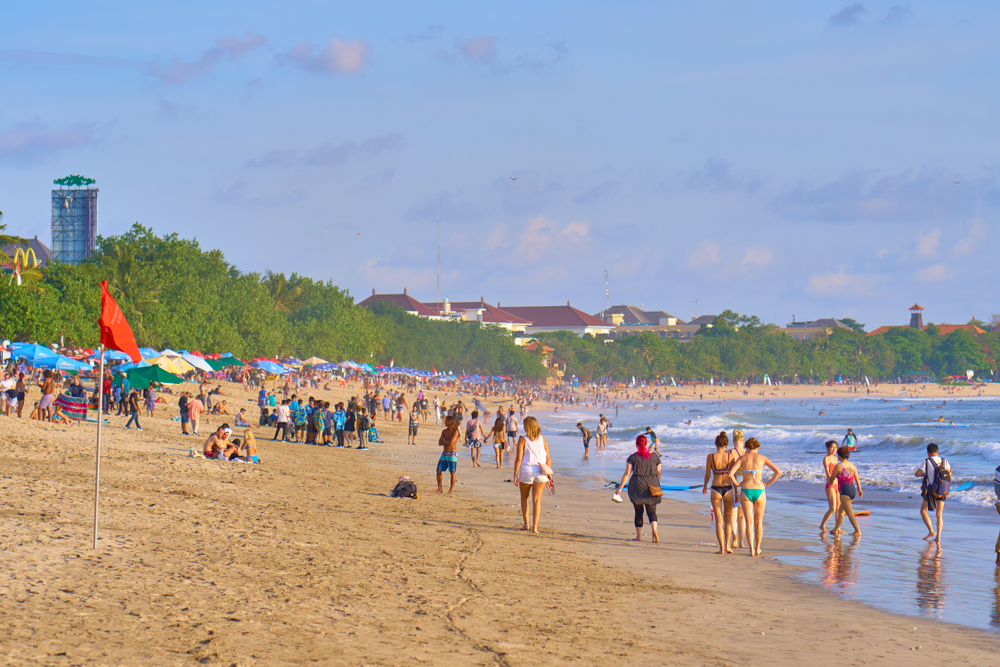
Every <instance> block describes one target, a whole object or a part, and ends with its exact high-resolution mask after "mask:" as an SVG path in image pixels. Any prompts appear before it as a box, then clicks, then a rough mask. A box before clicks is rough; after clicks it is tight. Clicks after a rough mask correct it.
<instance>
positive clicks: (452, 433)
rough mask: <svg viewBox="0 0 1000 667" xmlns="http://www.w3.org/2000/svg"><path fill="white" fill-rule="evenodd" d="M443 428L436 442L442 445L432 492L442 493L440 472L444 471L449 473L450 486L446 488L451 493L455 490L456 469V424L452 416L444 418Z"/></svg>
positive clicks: (457, 435)
mask: <svg viewBox="0 0 1000 667" xmlns="http://www.w3.org/2000/svg"><path fill="white" fill-rule="evenodd" d="M444 426H445V429H444V430H443V431H441V437H440V438H438V444H439V445H440V446H441V447H442V451H441V458H440V459H438V464H437V483H438V488H437V491H435V492H434V493H443V492H444V489H443V488H442V486H441V481H442V474H443V473H445V472H448V473H451V488H449V489H448V493H449V494H450V493H452V492H453V491H454V490H455V471H456V470H458V437H459V434H458V424H457V423H456V422H455V418H454V417H448V418H446V419H445V420H444Z"/></svg>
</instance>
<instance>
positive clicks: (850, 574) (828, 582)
mask: <svg viewBox="0 0 1000 667" xmlns="http://www.w3.org/2000/svg"><path fill="white" fill-rule="evenodd" d="M820 539H821V540H822V541H823V546H824V547H826V556H825V557H824V558H823V579H822V581H823V585H824V586H826V587H827V588H833V589H836V590H838V591H840V592H841V593H848V592H849V591H850V590H851V589H852V588H853V587H854V586H855V585H856V584H857V583H858V563H857V561H856V560H855V559H854V558H853V552H854V548H855V547H856V546H857V544H858V540H859V536H851V535H845V536H842V537H841V536H837V537H830V536H828V535H827V534H826V533H825V532H824V533H823V535H822V536H821V537H820Z"/></svg>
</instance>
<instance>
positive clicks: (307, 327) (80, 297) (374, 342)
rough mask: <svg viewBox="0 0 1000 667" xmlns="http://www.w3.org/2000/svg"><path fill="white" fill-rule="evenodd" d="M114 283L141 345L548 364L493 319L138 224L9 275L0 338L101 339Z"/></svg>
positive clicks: (459, 368)
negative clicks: (360, 300)
mask: <svg viewBox="0 0 1000 667" xmlns="http://www.w3.org/2000/svg"><path fill="white" fill-rule="evenodd" d="M2 231H3V230H2V229H0V232H2ZM4 238H6V239H8V240H10V241H11V242H17V241H19V240H20V239H17V237H11V236H6V237H4ZM105 279H106V280H107V281H108V287H109V289H110V291H111V293H112V295H113V296H114V297H115V300H116V301H117V302H118V304H119V305H120V306H121V308H122V311H123V313H124V314H125V317H126V318H127V319H128V321H129V324H131V326H132V330H133V332H134V333H135V337H136V341H137V342H138V344H139V346H140V347H151V348H154V349H157V350H161V349H164V348H167V347H169V348H172V349H177V350H180V349H187V350H200V351H204V352H231V353H233V354H234V355H236V356H237V357H240V358H244V359H248V358H253V357H275V356H278V357H282V356H293V357H298V358H300V359H301V358H306V357H311V356H318V357H320V358H323V359H326V360H329V361H334V362H336V361H341V360H343V359H352V360H354V361H357V362H359V363H364V362H367V363H371V364H372V365H379V364H386V365H388V364H389V362H390V360H392V359H393V358H394V359H395V363H396V365H397V366H405V367H413V368H421V369H430V368H431V367H432V366H435V367H436V368H437V369H438V370H439V371H453V372H455V373H461V372H463V371H464V372H468V373H470V374H471V373H479V374H484V373H485V374H491V375H492V374H499V375H518V376H526V377H536V376H541V375H544V374H545V372H546V371H545V370H544V368H543V367H542V365H541V363H540V362H539V360H538V359H537V358H536V357H534V356H532V355H530V354H529V353H527V352H525V351H524V350H523V349H522V348H520V347H518V346H517V345H515V343H514V341H513V339H512V338H511V337H510V336H509V335H508V334H507V333H506V332H504V331H502V330H498V329H497V328H495V327H491V326H483V325H481V324H479V323H477V322H430V321H427V320H421V319H419V318H416V317H412V316H410V315H408V314H407V313H406V312H404V311H403V310H401V309H399V308H396V307H394V306H391V305H389V304H379V306H378V307H376V308H373V309H367V308H361V307H360V306H357V305H355V303H354V300H353V298H352V297H351V296H350V294H349V293H348V292H347V291H346V290H343V289H341V288H339V287H337V286H336V285H334V284H333V283H332V282H322V281H317V280H313V279H311V278H308V277H304V276H299V275H297V274H294V273H293V274H292V275H290V276H285V275H284V274H282V273H272V272H270V271H268V272H266V273H264V274H259V273H254V272H250V273H246V272H242V271H240V270H239V269H237V268H236V267H235V266H233V265H232V264H230V263H228V262H227V261H226V259H225V257H224V255H223V253H222V252H221V251H220V250H204V249H202V248H201V247H200V246H199V244H198V242H197V241H196V240H192V239H182V238H179V237H178V235H177V234H168V235H166V236H157V235H156V234H154V233H153V231H152V230H151V229H147V228H146V227H143V226H142V225H140V224H139V223H136V224H135V225H133V226H132V228H131V229H130V230H129V231H128V232H126V233H124V234H122V235H120V236H110V237H101V238H99V239H98V241H97V248H96V250H95V252H94V253H93V254H92V255H91V256H90V257H89V258H88V260H87V261H85V262H82V263H80V264H78V265H69V264H60V263H58V262H53V263H52V264H50V265H49V266H46V267H45V268H43V269H41V270H38V271H36V272H34V273H33V274H31V275H30V276H27V277H26V279H25V280H23V281H22V283H23V284H22V285H20V286H18V285H17V284H16V283H14V282H11V281H8V280H6V279H5V280H2V281H0V336H2V337H3V338H5V339H10V340H13V341H30V342H39V343H43V344H47V343H53V342H58V341H60V340H62V341H63V342H64V344H65V345H66V346H67V347H80V348H94V347H96V346H97V345H98V330H97V318H98V315H99V313H100V290H99V289H98V285H99V283H100V282H101V281H102V280H105Z"/></svg>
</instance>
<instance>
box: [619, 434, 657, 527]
mask: <svg viewBox="0 0 1000 667" xmlns="http://www.w3.org/2000/svg"><path fill="white" fill-rule="evenodd" d="M635 447H636V449H635V453H634V454H632V455H631V456H629V457H628V462H627V463H626V464H625V474H624V475H622V481H621V483H620V484H619V485H618V488H619V493H620V489H621V488H622V486H624V484H625V481H626V480H628V499H629V500H630V501H631V502H632V507H633V508H634V509H635V541H636V542H641V541H642V513H643V511H645V512H646V517H647V518H648V519H649V527H650V528H651V529H652V531H653V542H659V541H660V536H659V534H658V533H657V532H656V506H657V505H659V504H660V501H661V500H663V497H662V492H661V495H658V496H654V495H652V494H650V492H649V489H650V487H651V486H656V487H658V486H660V455H659V454H657V453H656V452H651V451H649V449H648V447H647V441H646V436H644V435H640V436H639V437H637V438H636V439H635Z"/></svg>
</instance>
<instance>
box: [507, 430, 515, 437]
mask: <svg viewBox="0 0 1000 667" xmlns="http://www.w3.org/2000/svg"><path fill="white" fill-rule="evenodd" d="M507 437H508V438H516V437H517V431H507Z"/></svg>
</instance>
